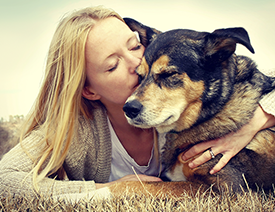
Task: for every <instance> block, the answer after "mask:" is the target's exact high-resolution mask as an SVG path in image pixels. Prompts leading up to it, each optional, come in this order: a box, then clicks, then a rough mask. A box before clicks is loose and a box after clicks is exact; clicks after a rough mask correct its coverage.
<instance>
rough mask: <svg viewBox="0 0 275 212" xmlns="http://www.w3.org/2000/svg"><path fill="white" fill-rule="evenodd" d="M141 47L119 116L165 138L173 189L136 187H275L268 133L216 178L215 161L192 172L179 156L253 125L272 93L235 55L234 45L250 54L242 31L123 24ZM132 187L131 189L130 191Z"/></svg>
mask: <svg viewBox="0 0 275 212" xmlns="http://www.w3.org/2000/svg"><path fill="white" fill-rule="evenodd" d="M125 22H126V24H127V25H128V26H129V27H130V29H131V30H133V31H137V32H138V33H139V35H140V39H141V43H142V44H143V45H144V46H145V47H146V50H145V53H144V57H143V59H142V62H141V65H140V66H139V67H138V68H137V70H136V72H137V74H138V75H139V78H140V85H139V87H138V88H137V90H136V91H135V92H134V93H133V94H132V95H131V96H130V97H129V98H128V100H127V102H126V103H125V105H124V107H123V110H124V111H125V114H126V117H127V120H128V122H129V123H130V124H132V125H134V126H136V127H140V128H151V127H155V128H156V129H157V131H159V132H168V133H167V136H166V138H167V141H166V144H165V146H164V153H163V155H162V156H161V160H162V162H163V163H164V165H165V167H166V168H167V172H168V174H167V176H168V177H169V178H170V180H171V181H185V182H175V183H174V185H173V182H171V183H168V184H167V185H165V182H163V183H144V184H143V186H145V187H146V186H147V187H148V188H149V187H150V189H149V190H150V191H152V190H154V188H151V187H154V186H156V187H159V188H160V187H162V188H165V189H166V190H169V187H170V188H171V189H170V192H173V189H176V190H179V189H182V188H184V189H188V188H190V185H194V187H197V188H198V186H197V185H204V186H210V185H213V188H214V189H215V190H218V189H219V188H220V187H221V186H223V185H227V186H230V188H232V190H233V191H239V190H240V189H241V187H242V188H244V189H245V188H247V185H248V186H249V188H251V189H253V190H257V189H258V188H262V189H264V190H269V189H271V188H272V184H273V183H275V131H274V129H272V128H270V129H265V130H262V131H260V132H258V133H257V134H256V136H255V137H254V138H253V140H252V141H251V142H250V144H249V145H248V146H247V147H246V148H244V149H243V150H242V151H241V152H239V153H238V154H237V155H236V156H235V157H233V158H232V159H231V160H230V161H229V163H228V164H227V165H226V166H225V167H224V168H223V169H222V170H221V171H220V172H218V173H216V174H214V175H210V174H209V171H210V170H211V168H212V167H213V166H214V165H215V164H216V163H217V162H218V160H219V159H220V158H221V156H222V155H217V156H216V157H215V158H214V159H212V160H210V161H208V162H207V163H205V164H203V165H201V166H199V167H198V168H196V169H193V170H191V169H190V168H188V166H187V165H186V163H185V162H184V161H182V160H181V157H179V155H180V154H181V153H182V152H183V151H185V150H186V149H188V148H190V146H192V145H194V144H197V143H199V142H204V141H207V140H210V139H215V138H219V137H222V136H224V135H226V134H228V133H230V132H236V131H237V130H238V129H240V128H241V127H242V126H243V125H245V124H247V123H248V122H249V120H250V119H251V118H252V117H253V114H254V111H255V109H256V108H257V107H258V103H259V101H260V99H261V98H262V97H263V96H264V95H266V94H268V93H269V92H271V91H272V90H273V89H274V88H275V79H274V78H272V77H268V76H266V75H264V74H262V73H261V72H260V71H259V70H258V69H257V67H256V65H255V63H254V62H253V61H252V60H251V59H249V58H248V57H245V56H237V55H236V54H235V53H234V52H235V49H236V44H237V43H239V44H242V45H244V46H245V47H246V48H247V49H248V50H249V51H250V52H252V53H254V50H253V47H252V46H251V44H250V40H249V37H248V34H247V32H246V30H245V29H243V28H228V29H218V30H215V31H214V32H213V33H208V32H197V31H192V30H186V29H177V30H171V31H167V32H164V33H161V32H159V31H157V30H155V29H152V28H150V27H147V26H144V25H143V24H141V23H139V22H137V21H135V20H133V19H130V18H125ZM129 185H130V186H131V183H130V184H129Z"/></svg>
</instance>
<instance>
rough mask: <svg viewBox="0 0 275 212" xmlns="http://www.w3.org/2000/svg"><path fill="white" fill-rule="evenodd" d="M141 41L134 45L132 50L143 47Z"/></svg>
mask: <svg viewBox="0 0 275 212" xmlns="http://www.w3.org/2000/svg"><path fill="white" fill-rule="evenodd" d="M141 46H142V45H141V43H138V44H137V45H136V46H135V47H133V48H132V49H131V51H136V50H139V49H140V48H141Z"/></svg>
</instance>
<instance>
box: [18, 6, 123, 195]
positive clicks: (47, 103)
mask: <svg viewBox="0 0 275 212" xmlns="http://www.w3.org/2000/svg"><path fill="white" fill-rule="evenodd" d="M107 17H116V18H118V19H120V20H122V21H123V19H122V18H121V17H120V16H119V15H118V14H117V13H116V12H114V11H113V10H110V9H106V8H104V7H90V8H85V9H81V10H78V11H75V12H73V13H71V14H69V15H67V16H66V17H64V18H63V19H62V20H61V22H60V23H59V25H58V27H57V29H56V32H55V34H54V36H53V39H52V42H51V45H50V49H49V53H48V58H47V63H46V70H45V77H44V81H43V84H42V87H41V89H40V93H39V95H38V97H37V99H36V102H35V104H34V107H33V110H32V112H31V113H30V114H29V117H28V118H27V120H26V125H25V128H24V129H25V131H24V132H23V133H22V134H21V139H20V140H21V141H22V140H23V139H24V138H25V137H26V136H28V135H29V134H30V133H31V132H32V131H33V130H37V129H39V131H41V132H42V133H43V135H44V137H43V139H42V140H41V142H40V143H39V144H38V145H36V146H35V147H34V146H33V147H32V148H37V149H38V147H39V146H43V149H42V150H40V151H39V154H38V155H35V157H34V158H32V159H34V160H35V163H34V164H35V165H34V168H33V170H32V172H33V184H34V188H35V189H36V190H38V182H39V181H41V180H42V179H43V178H44V177H46V176H49V175H51V174H53V173H56V172H57V171H58V170H60V169H61V168H62V165H63V163H64V160H65V157H66V155H67V152H68V150H69V146H70V143H71V142H72V140H73V138H74V137H75V136H77V130H78V119H79V116H80V115H81V116H84V117H85V118H92V117H91V110H92V107H91V103H90V101H88V100H86V99H84V98H83V97H82V89H83V87H84V84H85V80H86V74H85V44H86V40H87V36H88V33H89V31H90V29H91V28H92V27H93V26H94V24H95V23H96V22H97V21H98V20H100V19H104V18H107ZM21 144H22V142H21ZM44 146H45V147H44ZM25 150H26V148H25ZM28 150H29V148H28ZM26 151H27V150H26ZM28 152H29V151H27V153H28ZM29 155H30V154H29ZM30 156H31V155H30ZM46 162H47V163H46ZM45 163H46V165H45ZM42 167H43V168H42Z"/></svg>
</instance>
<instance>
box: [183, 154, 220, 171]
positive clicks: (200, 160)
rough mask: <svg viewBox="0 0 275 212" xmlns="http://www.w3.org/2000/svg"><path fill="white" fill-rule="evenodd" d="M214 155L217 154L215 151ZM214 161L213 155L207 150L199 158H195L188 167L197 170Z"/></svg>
mask: <svg viewBox="0 0 275 212" xmlns="http://www.w3.org/2000/svg"><path fill="white" fill-rule="evenodd" d="M212 151H213V150H212ZM213 153H214V155H216V154H215V152H214V151H213ZM211 159H212V155H211V154H210V151H209V150H206V151H205V152H204V153H202V154H201V155H200V156H199V157H197V158H195V159H194V160H192V161H191V162H190V163H188V166H189V167H190V168H191V169H193V168H196V167H198V166H200V165H202V164H204V163H205V162H207V161H209V160H211Z"/></svg>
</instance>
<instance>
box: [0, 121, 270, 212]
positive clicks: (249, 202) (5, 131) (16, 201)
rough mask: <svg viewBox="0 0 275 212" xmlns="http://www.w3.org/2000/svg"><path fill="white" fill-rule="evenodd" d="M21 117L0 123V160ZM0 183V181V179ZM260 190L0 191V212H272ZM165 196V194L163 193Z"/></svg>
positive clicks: (12, 142)
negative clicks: (70, 196)
mask: <svg viewBox="0 0 275 212" xmlns="http://www.w3.org/2000/svg"><path fill="white" fill-rule="evenodd" d="M20 124H21V119H15V120H13V121H10V122H4V123H1V124H0V159H1V158H2V156H3V154H4V153H6V152H7V151H8V150H9V149H10V148H12V147H13V146H14V145H15V144H16V143H17V142H18V132H19V130H18V129H19V126H20ZM0 186H1V182H0ZM274 194H275V193H274V192H273V193H272V194H266V193H264V192H258V193H255V192H251V191H246V192H245V191H244V192H242V193H238V194H234V195H230V194H228V193H223V194H221V195H209V194H200V195H198V194H197V195H194V196H187V195H184V194H183V195H182V197H181V198H167V197H165V196H164V197H163V198H154V197H148V196H147V197H146V196H143V195H141V196H129V195H127V194H124V195H123V196H120V197H116V198H113V199H109V200H93V199H91V200H87V199H86V200H82V201H80V202H78V203H68V202H61V201H60V202H56V201H53V200H52V199H51V198H34V199H33V198H32V199H31V198H28V197H16V198H14V197H12V196H11V197H9V198H4V197H2V195H1V194H0V212H10V211H12V212H15V211H112V212H113V211H119V212H124V211H140V212H142V211H209V212H216V211H229V212H235V211H236V212H240V211H248V212H251V211H263V212H266V211H270V212H271V211H275V198H274V196H275V195H274ZM164 195H165V194H164Z"/></svg>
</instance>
